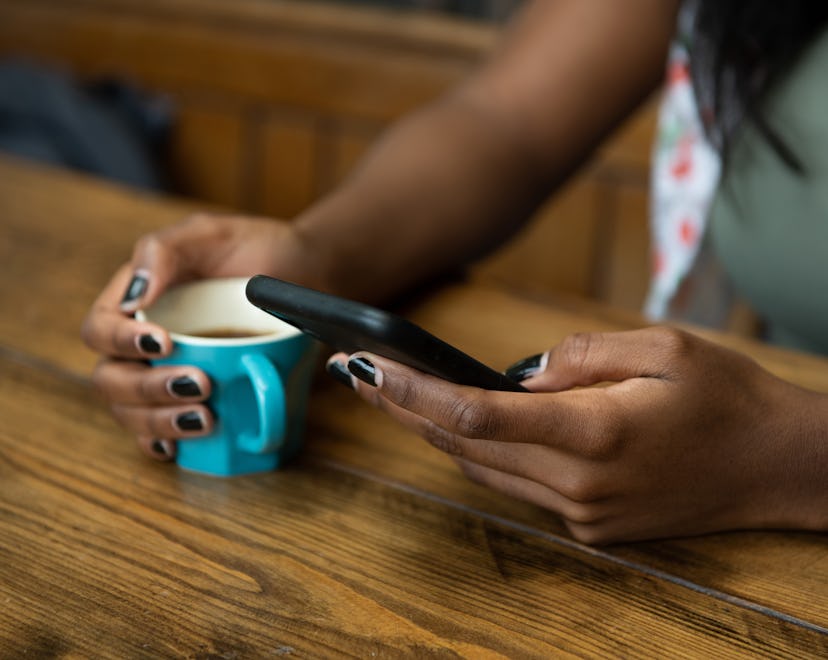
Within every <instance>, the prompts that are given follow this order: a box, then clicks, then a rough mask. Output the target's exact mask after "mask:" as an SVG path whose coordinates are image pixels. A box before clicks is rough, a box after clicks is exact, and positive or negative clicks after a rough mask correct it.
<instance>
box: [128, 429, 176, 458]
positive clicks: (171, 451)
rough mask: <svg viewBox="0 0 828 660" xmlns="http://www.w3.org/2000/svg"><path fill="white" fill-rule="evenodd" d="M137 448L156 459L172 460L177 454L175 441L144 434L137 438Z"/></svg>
mask: <svg viewBox="0 0 828 660" xmlns="http://www.w3.org/2000/svg"><path fill="white" fill-rule="evenodd" d="M138 448H139V449H140V450H141V451H142V452H143V453H144V454H146V455H147V456H149V457H150V458H153V459H155V460H156V461H164V462H168V461H172V460H174V459H175V457H176V454H177V448H176V445H175V442H174V441H172V440H164V439H161V438H153V437H152V436H148V435H144V436H140V437H139V438H138Z"/></svg>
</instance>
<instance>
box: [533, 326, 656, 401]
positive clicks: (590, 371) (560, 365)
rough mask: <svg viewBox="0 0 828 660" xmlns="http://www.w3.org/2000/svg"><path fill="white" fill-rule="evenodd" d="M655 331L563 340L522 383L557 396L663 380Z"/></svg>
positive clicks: (587, 336) (578, 335)
mask: <svg viewBox="0 0 828 660" xmlns="http://www.w3.org/2000/svg"><path fill="white" fill-rule="evenodd" d="M660 334H663V333H659V332H658V331H657V330H656V329H652V328H647V329H643V330H631V331H628V332H608V333H580V334H574V335H570V336H568V337H566V338H565V339H564V340H563V341H562V342H561V343H560V344H558V345H557V346H555V347H554V348H552V349H551V350H550V351H549V352H548V353H546V354H545V355H544V356H543V359H541V360H539V361H538V362H539V366H538V370H537V371H535V372H533V373H531V374H529V375H528V377H527V378H526V379H525V380H524V381H523V382H522V385H524V386H525V387H526V388H527V389H529V390H532V391H536V392H537V391H541V392H559V391H562V390H568V389H571V388H573V387H588V386H590V385H596V384H598V383H604V382H620V381H623V380H628V379H630V378H653V377H663V376H665V375H666V373H665V371H664V365H663V361H661V360H659V359H658V355H659V354H663V351H661V350H660V344H661V341H660V339H659V337H660Z"/></svg>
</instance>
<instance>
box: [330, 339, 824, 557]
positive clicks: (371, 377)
mask: <svg viewBox="0 0 828 660" xmlns="http://www.w3.org/2000/svg"><path fill="white" fill-rule="evenodd" d="M531 362H532V361H531V360H530V363H531ZM534 362H535V364H536V365H537V368H536V370H535V371H534V372H533V373H530V375H529V377H528V378H527V379H526V380H524V381H523V385H524V386H525V387H526V388H527V389H529V390H531V392H530V393H528V394H527V393H508V392H492V391H485V390H480V389H476V388H472V387H465V386H459V385H454V384H452V383H449V382H446V381H444V380H441V379H439V378H434V377H432V376H428V375H426V374H423V373H421V372H418V371H416V370H414V369H411V368H409V367H406V366H403V365H401V364H399V363H396V362H393V361H391V360H388V359H385V358H381V357H379V356H376V355H370V354H367V353H357V354H355V355H353V356H350V357H349V356H346V355H344V354H337V355H335V356H333V358H331V362H329V367H328V368H329V371H332V372H334V373H336V372H337V371H338V372H339V376H340V379H343V380H344V378H342V376H343V375H344V374H345V373H347V372H345V371H344V370H343V368H344V367H345V366H346V363H347V367H348V369H350V372H351V373H352V374H354V375H356V376H357V378H353V379H352V384H353V385H354V386H355V388H356V389H357V391H358V392H359V394H360V395H361V396H362V397H363V398H364V399H365V400H366V401H368V402H370V403H371V404H373V405H375V406H376V407H378V408H380V409H382V410H385V411H386V412H388V413H389V414H390V415H392V416H393V417H395V418H396V419H397V420H398V421H400V422H401V423H402V424H404V425H405V426H407V427H408V428H410V429H412V430H413V431H415V432H417V433H418V434H419V435H421V436H423V437H424V438H425V439H426V440H428V441H429V442H430V443H431V444H432V445H434V446H435V447H437V448H438V449H440V450H442V451H444V452H446V453H447V454H449V455H451V456H452V457H453V459H454V460H455V462H456V463H457V464H458V465H459V466H460V468H461V469H462V471H463V472H464V473H465V474H466V475H467V476H468V477H469V478H470V479H472V480H473V481H476V482H479V483H482V484H485V485H487V486H489V487H491V488H493V489H495V490H498V491H501V492H503V493H507V494H509V495H512V496H514V497H517V498H519V499H522V500H526V501H529V502H533V503H535V504H538V505H540V506H543V507H546V508H548V509H550V510H552V511H554V512H556V513H557V514H559V515H560V516H562V518H563V519H564V522H565V523H566V525H567V527H568V528H569V530H570V532H571V533H572V534H573V535H574V536H575V538H577V539H579V540H581V541H584V542H587V543H608V542H616V541H627V540H634V539H642V538H654V537H665V536H686V535H692V534H701V533H705V532H712V531H717V530H724V529H739V528H742V529H744V528H799V529H823V530H824V529H827V528H828V511H826V509H828V507H826V506H825V502H826V501H828V497H827V496H826V495H827V494H826V489H827V488H828V440H826V438H827V437H828V400H826V397H825V396H824V395H820V394H816V393H813V392H809V391H806V390H803V389H800V388H798V387H796V386H794V385H792V384H790V383H787V382H785V381H782V380H780V379H778V378H776V377H775V376H773V375H771V374H770V373H768V372H767V371H765V370H763V369H762V368H761V367H759V366H758V365H757V364H756V363H755V362H753V361H752V360H750V359H749V358H747V357H745V356H742V355H740V354H738V353H735V352H733V351H731V350H728V349H725V348H722V347H720V346H717V345H715V344H712V343H709V342H707V341H704V340H702V339H699V338H698V337H696V336H694V335H691V334H689V333H686V332H683V331H679V330H675V329H672V328H649V329H645V330H636V331H630V332H619V333H607V334H581V335H574V336H572V337H569V338H567V339H566V340H564V341H563V342H562V343H561V344H560V345H558V346H557V347H555V348H554V349H552V350H551V351H549V352H548V353H547V354H546V355H544V356H543V359H540V356H538V359H536V360H535V361H534ZM599 384H600V385H599Z"/></svg>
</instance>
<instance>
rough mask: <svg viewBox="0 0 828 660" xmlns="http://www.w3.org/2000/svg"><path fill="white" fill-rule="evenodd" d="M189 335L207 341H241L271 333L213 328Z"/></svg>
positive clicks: (243, 329)
mask: <svg viewBox="0 0 828 660" xmlns="http://www.w3.org/2000/svg"><path fill="white" fill-rule="evenodd" d="M190 334H191V335H194V336H196V337H206V338H208V339H241V338H243V337H262V336H264V335H271V334H273V332H272V331H271V332H262V331H261V330H246V329H245V328H213V329H210V330H199V331H198V332H191V333H190Z"/></svg>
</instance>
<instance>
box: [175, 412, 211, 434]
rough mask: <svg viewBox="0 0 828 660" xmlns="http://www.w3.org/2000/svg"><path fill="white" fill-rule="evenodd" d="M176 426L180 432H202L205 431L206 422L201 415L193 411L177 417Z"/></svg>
mask: <svg viewBox="0 0 828 660" xmlns="http://www.w3.org/2000/svg"><path fill="white" fill-rule="evenodd" d="M175 426H176V428H178V430H179V431H201V430H203V429H204V420H203V419H202V418H201V415H200V414H199V413H197V412H196V411H194V410H191V411H190V412H185V413H181V414H180V415H179V416H178V417H176V418H175Z"/></svg>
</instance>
